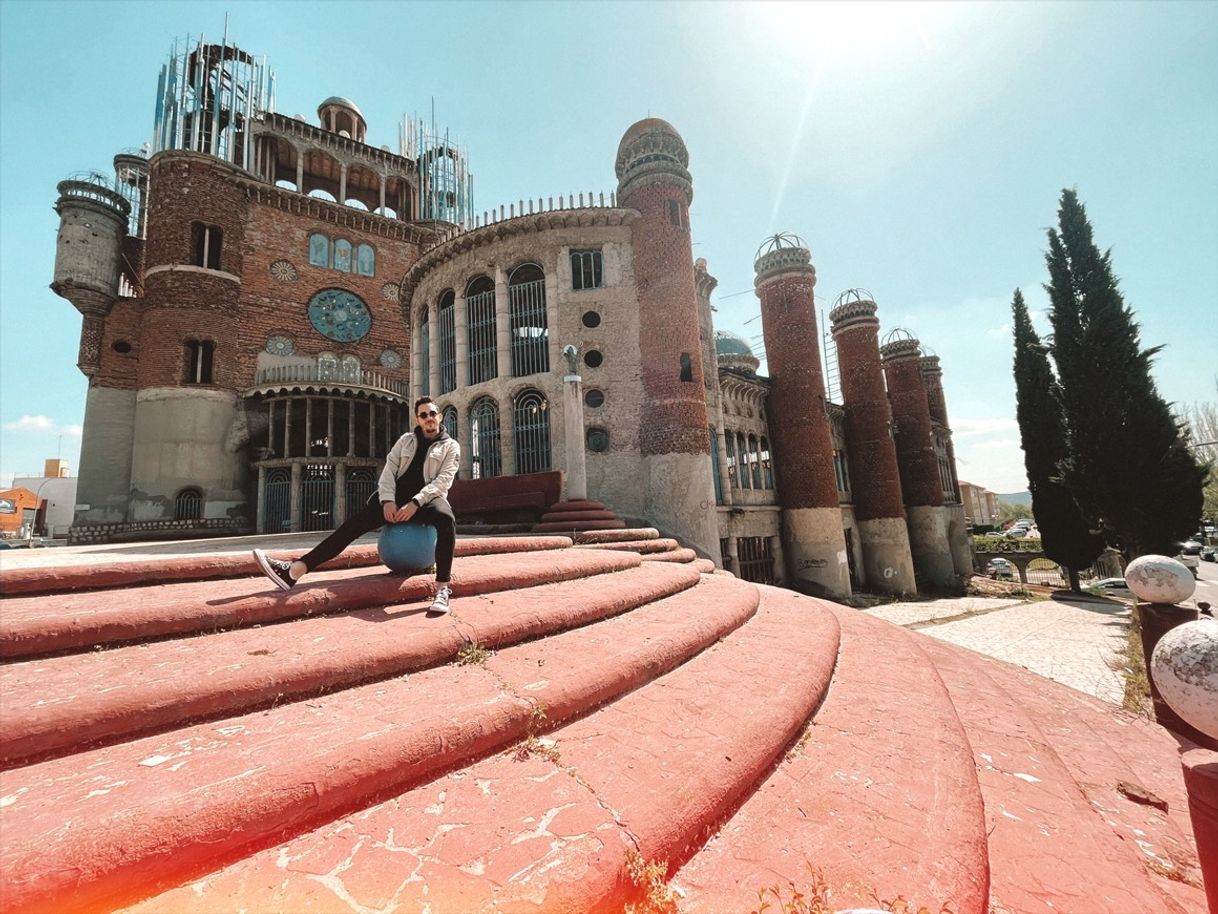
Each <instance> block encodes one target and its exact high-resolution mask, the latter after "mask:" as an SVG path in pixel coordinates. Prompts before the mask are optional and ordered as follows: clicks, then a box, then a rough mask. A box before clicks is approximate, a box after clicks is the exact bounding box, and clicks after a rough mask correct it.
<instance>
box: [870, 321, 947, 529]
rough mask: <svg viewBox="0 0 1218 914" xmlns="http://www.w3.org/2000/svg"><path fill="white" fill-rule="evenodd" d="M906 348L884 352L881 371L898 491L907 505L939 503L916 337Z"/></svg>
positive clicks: (940, 490) (939, 484) (939, 488)
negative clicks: (897, 468) (892, 425)
mask: <svg viewBox="0 0 1218 914" xmlns="http://www.w3.org/2000/svg"><path fill="white" fill-rule="evenodd" d="M909 342H912V343H913V345H912V346H911V347H907V348H908V350H909V351H908V352H905V351H894V350H892V349H890V348H889V347H893V346H900V342H898V343H896V344H893V343H889V344H887V346H886V347H885V352H884V374H885V376H886V377H887V379H888V401H889V403H891V404H892V418H893V422H894V423H895V424H896V443H897V463H898V464H899V466H900V469H901V491H902V492H903V493H904V495H905V504H906V505H907V506H909V507H921V506H928V507H932V508H938V507H941V506H942V505H943V485H942V482H941V481H940V478H939V461H938V458H937V457H936V456H935V440H934V434H933V431H932V428H931V422H930V403H929V401H928V400H927V398H926V386H925V385H924V384H923V382H922V371H921V369H920V367H919V364H918V357H919V352H918V347H917V342H916V341H909Z"/></svg>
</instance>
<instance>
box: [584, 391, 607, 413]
mask: <svg viewBox="0 0 1218 914" xmlns="http://www.w3.org/2000/svg"><path fill="white" fill-rule="evenodd" d="M604 402H605V392H604V391H603V390H597V389H596V388H593V389H592V390H589V391H587V392H585V393H584V406H588V407H590V408H592V409H596V408H597V407H598V406H600V405H601V404H602V403H604Z"/></svg>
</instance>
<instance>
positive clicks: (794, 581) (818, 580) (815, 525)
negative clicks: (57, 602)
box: [782, 508, 851, 597]
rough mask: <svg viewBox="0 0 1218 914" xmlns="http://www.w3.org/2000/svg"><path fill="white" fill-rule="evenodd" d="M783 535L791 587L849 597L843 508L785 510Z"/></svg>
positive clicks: (848, 573) (819, 594)
mask: <svg viewBox="0 0 1218 914" xmlns="http://www.w3.org/2000/svg"><path fill="white" fill-rule="evenodd" d="M782 534H783V537H782V538H783V548H784V550H785V552H786V557H787V585H788V586H789V587H792V588H794V589H795V590H799V591H801V592H806V593H810V594H813V595H816V596H830V597H848V596H850V593H851V588H850V566H849V564H848V563H847V561H846V537H845V536H844V535H843V534H842V512H841V510H840V509H838V508H793V509H788V510H785V511H783V512H782Z"/></svg>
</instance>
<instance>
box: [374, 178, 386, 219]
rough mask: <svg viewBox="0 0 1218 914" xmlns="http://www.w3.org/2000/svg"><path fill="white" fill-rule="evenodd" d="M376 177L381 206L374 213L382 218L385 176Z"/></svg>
mask: <svg viewBox="0 0 1218 914" xmlns="http://www.w3.org/2000/svg"><path fill="white" fill-rule="evenodd" d="M377 177H378V178H380V194H381V205H380V207H378V208H377V211H376V212H377V215H378V216H383V215H385V176H384V175H377Z"/></svg>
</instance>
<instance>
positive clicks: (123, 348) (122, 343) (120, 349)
mask: <svg viewBox="0 0 1218 914" xmlns="http://www.w3.org/2000/svg"><path fill="white" fill-rule="evenodd" d="M110 348H111V349H113V350H114V351H115V352H117V353H118V354H119V355H126V354H127V353H128V352H130V351H131V344H130V343H128V342H127V341H126V340H115V341H114V342H113V343H111V344H110Z"/></svg>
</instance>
